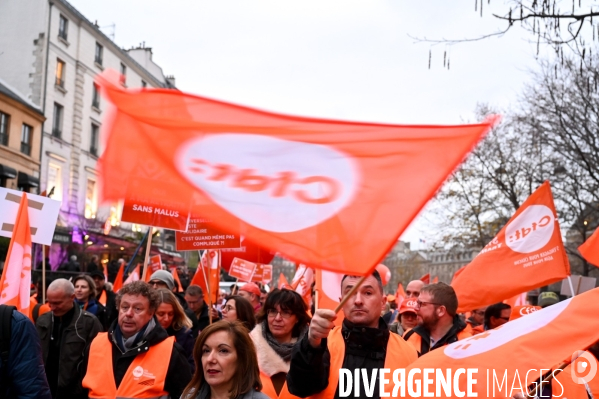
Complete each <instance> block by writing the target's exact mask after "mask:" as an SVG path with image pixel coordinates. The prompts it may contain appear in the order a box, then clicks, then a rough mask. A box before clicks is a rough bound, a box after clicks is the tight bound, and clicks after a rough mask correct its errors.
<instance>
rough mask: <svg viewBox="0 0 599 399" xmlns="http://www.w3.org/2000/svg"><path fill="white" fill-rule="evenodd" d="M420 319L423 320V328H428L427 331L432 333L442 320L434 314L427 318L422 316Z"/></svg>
mask: <svg viewBox="0 0 599 399" xmlns="http://www.w3.org/2000/svg"><path fill="white" fill-rule="evenodd" d="M420 318H421V319H422V323H421V324H422V326H423V327H424V328H426V330H427V331H431V330H432V329H433V327H434V326H435V325H436V324H437V322H438V321H439V319H440V317H439V316H437V314H436V313H433V314H431V315H429V316H426V317H422V316H420Z"/></svg>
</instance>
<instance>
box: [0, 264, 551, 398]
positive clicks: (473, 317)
mask: <svg viewBox="0 0 599 399" xmlns="http://www.w3.org/2000/svg"><path fill="white" fill-rule="evenodd" d="M75 261H76V260H75ZM358 280H359V278H358V277H354V276H345V277H344V278H343V280H342V282H341V292H342V294H343V295H345V294H347V293H348V292H349V291H350V290H351V289H352V288H353V287H354V286H355V285H356V284H357V282H358ZM110 287H111V285H110V284H109V283H107V282H106V281H105V274H104V273H103V271H102V269H101V267H100V268H96V269H93V270H91V271H90V273H89V274H82V275H78V276H76V277H74V278H72V279H70V280H67V279H62V278H61V279H56V280H54V281H52V282H51V283H50V284H49V285H48V287H47V300H46V303H42V298H41V296H40V295H39V292H38V293H36V294H35V295H33V296H32V299H31V307H30V315H29V316H30V320H28V319H27V318H26V317H25V316H23V315H21V314H20V313H18V312H16V311H13V312H12V313H11V314H10V317H11V318H12V319H11V323H8V324H10V326H11V329H12V334H8V335H9V336H10V341H9V345H8V350H7V351H6V352H7V353H4V352H2V355H3V357H2V358H0V398H53V399H62V398H75V399H77V398H88V397H89V398H115V397H119V398H163V397H164V398H166V397H171V398H184V399H192V398H199V399H221V398H223V399H226V398H231V399H237V398H243V399H252V398H254V399H266V398H271V399H279V398H281V399H293V398H296V397H301V398H305V397H308V396H310V397H314V398H318V399H320V398H322V399H329V398H331V399H332V398H335V399H337V398H339V397H340V396H339V388H338V384H339V375H338V372H337V370H338V369H340V368H346V369H365V370H367V373H368V374H370V373H371V371H372V370H373V369H380V368H389V369H397V368H405V367H406V366H408V365H409V364H411V363H412V362H414V361H415V360H416V359H417V358H418V357H419V356H422V355H424V354H426V353H428V352H430V351H434V350H436V349H438V348H440V347H442V346H444V345H447V344H451V343H453V342H456V341H458V340H462V339H465V338H468V337H471V336H473V335H476V334H480V333H483V332H484V331H486V330H489V329H493V328H497V327H499V326H501V325H502V324H504V323H506V322H508V321H509V320H510V318H511V317H512V316H513V315H512V314H511V309H510V306H509V305H507V304H505V303H498V304H494V305H491V306H488V307H486V308H480V309H475V310H473V311H472V312H470V313H469V314H467V315H461V314H457V308H458V302H457V297H456V294H455V292H454V290H453V288H452V287H451V286H449V285H447V284H444V283H435V284H430V285H425V284H424V283H423V282H422V281H420V280H415V281H411V282H409V283H408V284H407V286H406V297H405V298H404V299H403V300H401V301H397V300H396V298H395V296H394V295H385V293H384V291H383V284H382V281H381V278H380V276H379V274H378V272H374V273H373V274H372V275H371V276H368V277H367V278H366V279H365V280H364V282H363V283H362V284H361V285H360V286H359V287H358V289H357V291H356V293H355V294H354V295H353V296H351V297H350V298H349V300H348V301H347V302H345V304H344V305H343V307H342V312H341V313H339V314H335V313H334V312H333V311H332V310H329V309H318V310H314V308H312V309H310V308H309V307H308V305H307V304H306V303H305V301H304V298H302V297H301V296H300V295H299V294H298V293H296V292H295V291H293V290H290V289H285V288H284V289H273V290H271V291H270V292H269V293H268V294H267V295H266V294H265V290H264V287H260V286H259V285H257V284H254V283H248V284H245V285H243V286H242V287H240V288H238V287H236V286H233V287H232V288H231V292H230V293H226V292H224V291H222V290H221V292H219V295H218V303H217V304H214V306H212V307H211V306H210V305H209V304H208V303H207V301H206V298H205V294H204V292H203V291H202V288H200V287H199V286H196V285H189V286H187V287H186V289H185V291H184V293H180V292H179V287H178V285H177V283H176V281H175V279H174V278H173V275H172V274H171V273H170V272H169V271H166V270H159V271H156V272H154V273H153V274H152V275H151V276H150V279H149V282H148V283H145V282H142V281H135V282H132V283H129V284H126V285H124V286H123V287H122V288H121V289H120V290H119V291H118V292H117V293H114V292H112V290H111V289H110ZM40 289H41V287H39V286H38V291H39V290H40ZM558 301H559V296H558V295H557V294H555V293H552V292H545V293H543V294H542V295H541V296H540V297H539V303H538V305H539V306H541V307H546V306H550V305H552V304H555V303H557V302H558ZM5 308H6V307H4V306H2V307H0V322H2V321H3V320H6V319H2V317H3V312H4V309H5ZM337 318H342V323H340V325H338V326H336V324H335V321H336V320H337ZM8 324H7V325H8ZM5 335H6V334H3V335H2V338H3V339H4V338H5ZM4 346H5V345H3V346H2V347H0V349H2V350H4ZM4 355H7V356H4ZM374 384H375V386H374V391H373V392H374V396H368V397H370V398H378V397H379V396H378V395H379V392H380V391H379V386H378V384H379V380H378V379H377V380H374ZM359 394H360V395H361V396H359V397H363V398H366V397H367V396H366V393H365V392H361V393H359Z"/></svg>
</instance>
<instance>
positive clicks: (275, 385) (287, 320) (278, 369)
mask: <svg viewBox="0 0 599 399" xmlns="http://www.w3.org/2000/svg"><path fill="white" fill-rule="evenodd" d="M307 311H308V307H307V306H306V303H305V302H304V300H303V299H302V297H301V296H300V295H299V294H298V293H297V292H295V291H291V290H287V289H282V290H274V291H273V292H271V293H270V294H269V295H268V296H267V297H266V301H265V303H264V307H263V308H262V309H261V311H260V313H259V314H258V324H257V325H256V327H255V328H254V329H253V330H252V332H251V333H250V337H251V338H252V341H254V345H256V350H257V351H258V365H259V366H260V379H261V380H262V385H263V392H264V393H265V394H266V395H267V396H269V397H270V398H271V399H279V398H281V399H290V398H296V396H293V395H291V394H290V393H289V391H288V390H287V382H286V377H287V373H288V372H289V362H290V361H291V350H292V349H293V346H294V345H295V343H296V342H297V341H299V340H300V339H301V338H302V337H303V336H304V335H305V334H306V332H307V331H308V324H309V322H310V317H309V316H308V313H307Z"/></svg>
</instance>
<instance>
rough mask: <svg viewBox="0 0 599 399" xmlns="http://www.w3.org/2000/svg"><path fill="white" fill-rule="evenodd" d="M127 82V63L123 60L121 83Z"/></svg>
mask: <svg viewBox="0 0 599 399" xmlns="http://www.w3.org/2000/svg"><path fill="white" fill-rule="evenodd" d="M126 83H127V65H125V64H123V63H122V62H121V84H126Z"/></svg>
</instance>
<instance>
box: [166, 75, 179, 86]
mask: <svg viewBox="0 0 599 399" xmlns="http://www.w3.org/2000/svg"><path fill="white" fill-rule="evenodd" d="M165 78H166V83H167V84H168V86H169V87H173V88H175V87H177V86H176V85H175V77H174V76H173V75H168V76H165Z"/></svg>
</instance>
